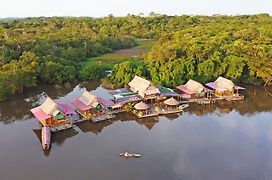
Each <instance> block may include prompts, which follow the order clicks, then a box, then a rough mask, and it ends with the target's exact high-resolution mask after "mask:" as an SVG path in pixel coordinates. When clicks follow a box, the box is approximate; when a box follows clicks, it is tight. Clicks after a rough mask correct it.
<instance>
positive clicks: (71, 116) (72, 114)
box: [57, 102, 79, 123]
mask: <svg viewBox="0 0 272 180" xmlns="http://www.w3.org/2000/svg"><path fill="white" fill-rule="evenodd" d="M57 104H58V105H59V107H60V111H61V112H62V113H63V114H64V116H65V118H66V119H67V120H69V121H70V122H71V123H76V122H77V121H78V120H79V115H78V113H77V112H76V111H74V110H73V108H71V107H70V106H69V105H68V104H66V103H63V102H58V103H57Z"/></svg>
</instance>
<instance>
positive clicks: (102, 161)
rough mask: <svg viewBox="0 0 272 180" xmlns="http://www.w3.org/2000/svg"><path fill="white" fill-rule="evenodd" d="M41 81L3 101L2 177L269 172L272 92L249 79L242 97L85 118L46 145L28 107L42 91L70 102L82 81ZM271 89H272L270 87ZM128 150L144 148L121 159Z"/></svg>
mask: <svg viewBox="0 0 272 180" xmlns="http://www.w3.org/2000/svg"><path fill="white" fill-rule="evenodd" d="M98 86H99V82H95V81H93V82H90V83H85V84H81V85H72V87H62V88H59V89H56V88H54V87H53V86H48V85H40V86H38V87H36V88H32V89H28V90H26V91H24V93H23V94H20V95H16V96H15V97H14V99H13V100H11V101H9V102H2V103H0V160H1V161H0V176H1V177H0V179H1V180H17V179H18V180H31V179H39V180H48V179H54V180H57V179H66V180H70V179H71V180H74V179H77V180H86V179H95V180H107V179H110V180H127V179H130V180H134V179H135V180H136V179H137V180H138V179H148V180H153V179H154V180H166V179H168V180H178V179H185V180H198V179H199V180H219V179H220V180H229V179H231V180H255V179H256V180H260V179H271V177H272V97H271V96H270V95H268V94H267V93H266V92H265V90H264V88H263V87H260V86H246V88H247V90H246V91H244V92H243V94H244V95H245V100H244V101H240V102H236V103H226V102H220V103H219V102H218V103H216V104H215V105H209V106H201V105H191V106H189V107H188V109H186V111H185V112H183V113H181V114H174V115H168V116H161V117H157V118H155V119H152V118H149V119H144V120H138V119H137V118H136V117H135V116H133V115H130V114H126V113H123V114H120V115H118V116H117V117H116V118H115V119H114V120H111V121H105V122H102V123H98V124H94V123H91V122H84V123H81V124H79V125H78V126H76V127H75V128H74V129H70V130H67V131H63V132H59V133H56V134H54V136H53V143H52V147H51V150H50V151H49V152H46V153H45V152H43V151H42V148H41V144H40V140H39V138H38V136H37V134H39V130H38V129H39V128H40V125H39V123H38V122H37V121H36V120H35V119H34V117H33V116H32V115H31V113H30V112H29V110H30V109H31V108H32V107H33V106H36V105H37V104H39V103H41V102H42V101H43V100H44V98H45V95H46V94H48V95H49V96H50V97H52V98H57V99H61V100H62V101H64V102H67V103H69V102H70V100H72V99H73V98H76V97H78V96H80V93H81V92H83V90H84V87H86V88H87V89H88V90H94V89H96V88H97V87H98ZM268 91H270V92H271V91H272V89H271V88H270V89H268ZM123 151H129V152H136V153H140V154H142V156H143V157H142V158H139V159H124V158H121V157H120V156H119V155H118V154H119V153H120V152H123Z"/></svg>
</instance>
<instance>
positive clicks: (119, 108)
mask: <svg viewBox="0 0 272 180" xmlns="http://www.w3.org/2000/svg"><path fill="white" fill-rule="evenodd" d="M118 90H120V89H118ZM118 90H108V89H105V88H104V87H101V86H100V87H98V88H97V89H96V90H94V91H92V94H93V95H95V96H96V97H97V99H98V101H99V102H100V103H101V104H102V105H103V107H104V110H105V111H108V112H109V113H111V114H116V113H119V112H123V104H122V103H120V102H118V101H116V97H115V95H116V94H119V93H120V92H119V91H118ZM116 91H118V92H116ZM120 91H121V92H123V91H122V90H120Z"/></svg>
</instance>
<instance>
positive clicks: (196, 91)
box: [176, 79, 210, 99]
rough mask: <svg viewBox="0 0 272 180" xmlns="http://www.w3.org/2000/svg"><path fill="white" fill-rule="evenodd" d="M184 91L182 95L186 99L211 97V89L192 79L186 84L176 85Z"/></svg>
mask: <svg viewBox="0 0 272 180" xmlns="http://www.w3.org/2000/svg"><path fill="white" fill-rule="evenodd" d="M176 88H177V89H178V90H179V91H181V92H183V94H182V97H183V98H185V99H197V98H205V97H210V94H209V92H210V91H209V90H207V89H206V88H205V87H204V86H203V85H202V84H201V83H199V82H197V81H194V80H192V79H190V80H189V81H188V82H187V83H186V84H184V85H180V86H177V87H176Z"/></svg>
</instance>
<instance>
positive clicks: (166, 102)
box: [164, 97, 180, 106]
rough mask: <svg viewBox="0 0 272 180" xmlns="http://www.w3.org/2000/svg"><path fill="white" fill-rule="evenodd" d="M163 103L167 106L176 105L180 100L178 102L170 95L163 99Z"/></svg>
mask: <svg viewBox="0 0 272 180" xmlns="http://www.w3.org/2000/svg"><path fill="white" fill-rule="evenodd" d="M164 104H166V105H168V106H178V105H179V104H180V102H178V101H177V100H176V99H175V98H173V97H171V98H169V99H167V100H165V101H164Z"/></svg>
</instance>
